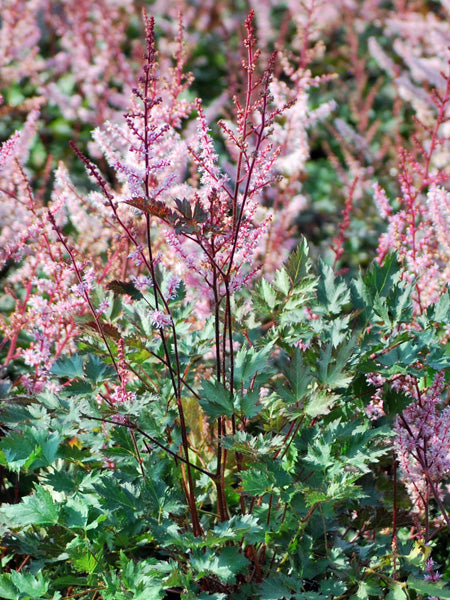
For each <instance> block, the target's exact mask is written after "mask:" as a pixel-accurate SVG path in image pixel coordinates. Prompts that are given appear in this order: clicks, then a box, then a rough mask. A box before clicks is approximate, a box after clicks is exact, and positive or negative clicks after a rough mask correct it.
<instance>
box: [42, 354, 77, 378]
mask: <svg viewBox="0 0 450 600" xmlns="http://www.w3.org/2000/svg"><path fill="white" fill-rule="evenodd" d="M50 373H53V375H56V377H69V378H71V379H72V378H75V377H80V378H81V377H84V369H83V361H82V359H81V356H79V355H78V354H73V355H72V356H68V357H64V358H59V359H58V360H57V361H56V362H55V363H54V365H53V366H52V368H51V369H50Z"/></svg>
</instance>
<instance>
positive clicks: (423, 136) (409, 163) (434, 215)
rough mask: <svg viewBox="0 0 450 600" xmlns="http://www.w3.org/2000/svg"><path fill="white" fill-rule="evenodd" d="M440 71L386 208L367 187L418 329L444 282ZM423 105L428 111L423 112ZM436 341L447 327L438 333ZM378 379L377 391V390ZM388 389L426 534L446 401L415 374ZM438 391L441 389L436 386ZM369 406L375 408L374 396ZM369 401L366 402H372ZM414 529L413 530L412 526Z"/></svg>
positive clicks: (382, 252)
mask: <svg viewBox="0 0 450 600" xmlns="http://www.w3.org/2000/svg"><path fill="white" fill-rule="evenodd" d="M449 64H450V63H448V64H447V72H446V73H445V72H441V73H440V74H439V77H436V78H435V79H433V80H432V81H430V83H431V84H435V83H439V86H438V87H436V88H432V90H431V92H430V94H429V98H428V100H427V103H426V104H427V106H428V109H430V105H431V106H432V105H434V109H435V118H434V121H431V120H430V118H429V116H430V115H428V119H427V120H426V121H424V120H421V119H420V117H419V116H417V117H416V125H417V134H416V135H415V136H413V142H414V147H413V148H412V149H411V150H410V151H407V150H406V149H405V148H400V149H399V156H398V159H399V165H398V179H399V187H400V190H401V196H399V197H398V198H397V200H396V202H397V207H396V208H394V207H393V206H392V203H390V202H389V200H388V198H387V195H386V193H385V192H384V191H383V190H382V189H381V188H380V187H379V186H376V188H375V199H376V202H377V206H378V208H379V211H380V214H381V215H382V216H383V217H384V218H385V219H386V220H387V222H388V230H387V232H386V233H384V234H382V236H381V237H380V240H379V247H378V260H379V261H380V262H382V261H383V260H384V259H385V257H386V255H387V254H388V253H389V252H392V251H396V252H397V255H398V258H399V260H400V262H401V264H402V266H403V278H404V279H405V280H406V281H408V282H410V284H411V285H412V289H413V290H414V291H413V299H414V313H415V315H416V321H415V323H414V324H411V325H410V326H413V327H416V328H417V329H418V330H420V329H421V327H422V325H421V316H422V315H424V313H425V312H426V309H427V307H429V306H430V305H431V304H432V303H435V302H437V301H438V300H439V298H440V297H441V295H442V293H443V291H444V290H445V289H446V288H447V286H448V284H449V277H448V275H449V274H448V268H447V262H448V225H449V221H448V206H449V204H448V191H447V189H446V186H447V181H448V176H449V174H448V172H446V170H445V169H443V168H440V163H441V161H442V156H443V154H445V153H447V152H448V142H447V138H446V136H445V129H446V127H447V122H448V118H449V114H448V103H449V100H450V83H449V82H450V79H449V71H448V68H449V67H448V65H449ZM430 110H431V109H430ZM441 335H442V336H443V338H444V339H447V337H448V330H447V328H446V330H445V331H444V332H441ZM380 383H382V381H378V390H381V387H379V384H380ZM392 385H393V387H394V388H395V389H403V391H404V392H405V393H406V394H407V396H408V397H409V398H410V399H411V405H410V406H409V407H408V408H407V409H405V411H404V412H403V413H402V414H401V415H400V416H399V417H398V419H397V422H396V425H395V431H396V433H397V441H396V445H397V449H398V453H399V454H398V458H399V462H400V466H401V474H402V476H403V478H404V481H405V484H406V486H407V488H408V491H409V493H410V495H411V498H412V501H413V503H414V506H415V508H416V510H417V513H418V514H421V515H422V516H423V517H424V520H425V530H426V537H427V536H428V521H429V501H430V499H431V498H433V499H434V500H435V501H436V502H437V504H438V506H439V512H440V518H442V519H444V520H445V522H446V523H447V525H448V524H449V519H448V514H447V510H446V508H445V506H444V504H443V498H444V495H445V489H444V488H443V487H442V482H443V481H446V480H447V478H448V466H447V465H446V461H445V459H444V460H442V457H444V456H446V455H448V452H449V450H450V446H449V440H448V406H447V403H444V404H443V403H442V398H441V397H440V395H439V389H440V388H439V385H438V384H437V383H435V384H432V385H430V384H429V385H428V386H426V387H425V388H424V387H422V386H419V384H418V380H417V378H414V377H413V378H408V377H406V378H404V377H402V376H396V377H395V378H394V380H393V381H392ZM440 391H441V392H442V390H440ZM374 400H375V404H378V406H381V405H380V402H379V398H377V397H376V394H375V396H374ZM375 404H374V405H375ZM419 529H420V527H419Z"/></svg>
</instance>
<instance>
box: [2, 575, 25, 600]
mask: <svg viewBox="0 0 450 600" xmlns="http://www.w3.org/2000/svg"><path fill="white" fill-rule="evenodd" d="M19 597H20V592H19V590H18V589H17V588H16V586H15V585H14V584H13V582H12V581H11V576H10V574H9V573H2V574H1V575H0V598H4V600H17V599H18V598H19Z"/></svg>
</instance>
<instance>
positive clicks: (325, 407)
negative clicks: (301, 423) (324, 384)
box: [304, 390, 338, 419]
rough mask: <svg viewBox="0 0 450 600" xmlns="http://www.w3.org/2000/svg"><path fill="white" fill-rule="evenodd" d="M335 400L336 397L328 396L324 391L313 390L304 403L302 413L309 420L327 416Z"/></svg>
mask: <svg viewBox="0 0 450 600" xmlns="http://www.w3.org/2000/svg"><path fill="white" fill-rule="evenodd" d="M337 398H338V396H336V395H334V394H330V392H328V391H326V390H315V391H314V392H313V393H312V394H311V395H310V396H309V397H308V401H307V402H305V406H304V411H305V413H306V414H307V415H308V416H309V417H311V419H315V418H316V417H319V416H322V415H327V414H328V413H329V412H330V410H331V406H332V405H333V402H334V401H335V400H336V399H337Z"/></svg>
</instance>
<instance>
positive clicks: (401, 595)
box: [386, 583, 408, 600]
mask: <svg viewBox="0 0 450 600" xmlns="http://www.w3.org/2000/svg"><path fill="white" fill-rule="evenodd" d="M407 597H408V596H407V593H406V591H405V588H404V586H403V585H402V584H400V583H394V584H392V588H391V590H390V591H389V594H388V595H387V596H386V600H406V598H407Z"/></svg>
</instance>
